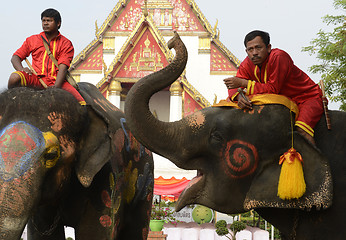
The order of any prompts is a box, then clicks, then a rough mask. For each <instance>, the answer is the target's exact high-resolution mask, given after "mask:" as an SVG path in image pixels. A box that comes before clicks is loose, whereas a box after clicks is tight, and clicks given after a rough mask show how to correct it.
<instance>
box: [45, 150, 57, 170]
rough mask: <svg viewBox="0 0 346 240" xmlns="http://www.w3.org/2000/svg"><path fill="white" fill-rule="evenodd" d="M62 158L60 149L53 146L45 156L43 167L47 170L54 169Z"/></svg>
mask: <svg viewBox="0 0 346 240" xmlns="http://www.w3.org/2000/svg"><path fill="white" fill-rule="evenodd" d="M59 158H60V149H59V147H58V146H52V147H50V148H48V149H47V150H46V152H45V153H44V154H43V165H44V166H45V167H46V168H51V167H54V166H55V164H56V163H57V161H58V159H59Z"/></svg>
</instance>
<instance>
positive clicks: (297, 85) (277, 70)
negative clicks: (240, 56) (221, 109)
mask: <svg viewBox="0 0 346 240" xmlns="http://www.w3.org/2000/svg"><path fill="white" fill-rule="evenodd" d="M244 45H245V48H246V53H247V55H248V56H247V57H246V58H245V60H244V61H243V62H242V63H241V64H240V66H239V69H238V71H237V75H236V77H230V78H226V79H224V83H225V84H226V86H227V88H228V95H229V98H230V99H231V100H232V101H237V102H238V106H239V107H240V108H242V109H245V108H251V107H252V104H251V102H250V101H249V100H248V99H247V97H246V96H244V97H245V98H244V97H242V96H241V94H239V93H238V92H237V88H239V87H241V88H246V95H252V94H263V93H273V94H280V95H284V96H286V97H288V98H290V99H291V100H292V101H294V102H295V103H296V104H297V105H298V108H299V115H298V118H297V121H296V123H295V126H296V127H297V131H298V132H299V133H300V134H302V135H303V136H304V137H305V138H306V139H308V140H309V141H310V142H311V143H312V144H315V141H314V139H313V136H314V130H313V128H314V127H315V125H316V124H317V122H318V121H319V120H320V118H321V115H322V114H323V103H322V91H321V89H320V87H319V86H318V84H316V83H315V82H314V81H312V80H311V78H310V77H309V76H308V75H307V74H305V73H304V72H303V71H302V70H300V69H299V68H298V67H297V66H295V65H294V63H293V61H292V59H291V57H290V56H289V55H288V54H287V53H286V52H285V51H283V50H280V49H277V48H275V49H272V48H271V44H270V37H269V34H268V33H266V32H263V31H258V30H256V31H252V32H250V33H248V34H247V35H246V36H245V40H244Z"/></svg>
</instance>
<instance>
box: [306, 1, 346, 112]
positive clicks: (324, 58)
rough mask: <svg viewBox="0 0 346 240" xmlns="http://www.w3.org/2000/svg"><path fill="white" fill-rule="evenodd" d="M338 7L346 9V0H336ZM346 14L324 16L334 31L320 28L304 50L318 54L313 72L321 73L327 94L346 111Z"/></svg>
mask: <svg viewBox="0 0 346 240" xmlns="http://www.w3.org/2000/svg"><path fill="white" fill-rule="evenodd" d="M334 7H335V8H336V9H341V10H344V11H345V10H346V0H334ZM345 20H346V16H345V15H339V16H331V15H326V16H324V17H323V22H325V23H326V24H327V25H334V26H335V28H334V30H333V31H332V32H325V31H323V30H320V31H319V32H318V33H317V38H315V39H313V40H312V41H311V42H310V43H311V44H312V45H311V46H308V47H304V48H303V51H304V52H308V53H309V54H310V55H316V57H317V58H318V59H319V60H320V61H319V62H320V63H319V64H316V65H313V66H311V67H310V71H311V72H312V73H320V74H321V78H322V79H323V81H324V84H325V89H326V94H327V95H328V97H329V98H330V99H331V100H332V101H340V102H341V106H340V110H344V111H346V21H345Z"/></svg>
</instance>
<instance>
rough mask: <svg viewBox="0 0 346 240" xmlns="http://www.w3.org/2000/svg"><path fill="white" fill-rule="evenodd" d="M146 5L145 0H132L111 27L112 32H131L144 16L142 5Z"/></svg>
mask: <svg viewBox="0 0 346 240" xmlns="http://www.w3.org/2000/svg"><path fill="white" fill-rule="evenodd" d="M142 6H144V0H132V1H130V2H129V3H128V4H127V5H126V6H125V9H124V10H123V11H122V12H121V14H120V15H119V17H118V18H117V20H116V21H115V22H114V24H113V26H112V27H111V28H110V31H112V32H119V31H121V32H122V31H125V32H131V31H133V30H134V29H135V27H136V25H137V23H138V21H139V20H140V19H141V17H142V16H143V13H142V9H141V7H142Z"/></svg>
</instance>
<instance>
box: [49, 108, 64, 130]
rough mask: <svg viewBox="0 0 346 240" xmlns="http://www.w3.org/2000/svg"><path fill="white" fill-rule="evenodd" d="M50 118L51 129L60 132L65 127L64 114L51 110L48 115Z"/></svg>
mask: <svg viewBox="0 0 346 240" xmlns="http://www.w3.org/2000/svg"><path fill="white" fill-rule="evenodd" d="M48 120H49V121H50V122H51V124H52V126H51V129H52V130H53V131H54V132H59V131H60V130H61V129H62V128H63V122H62V114H57V113H56V112H51V113H50V114H49V116H48Z"/></svg>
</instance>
